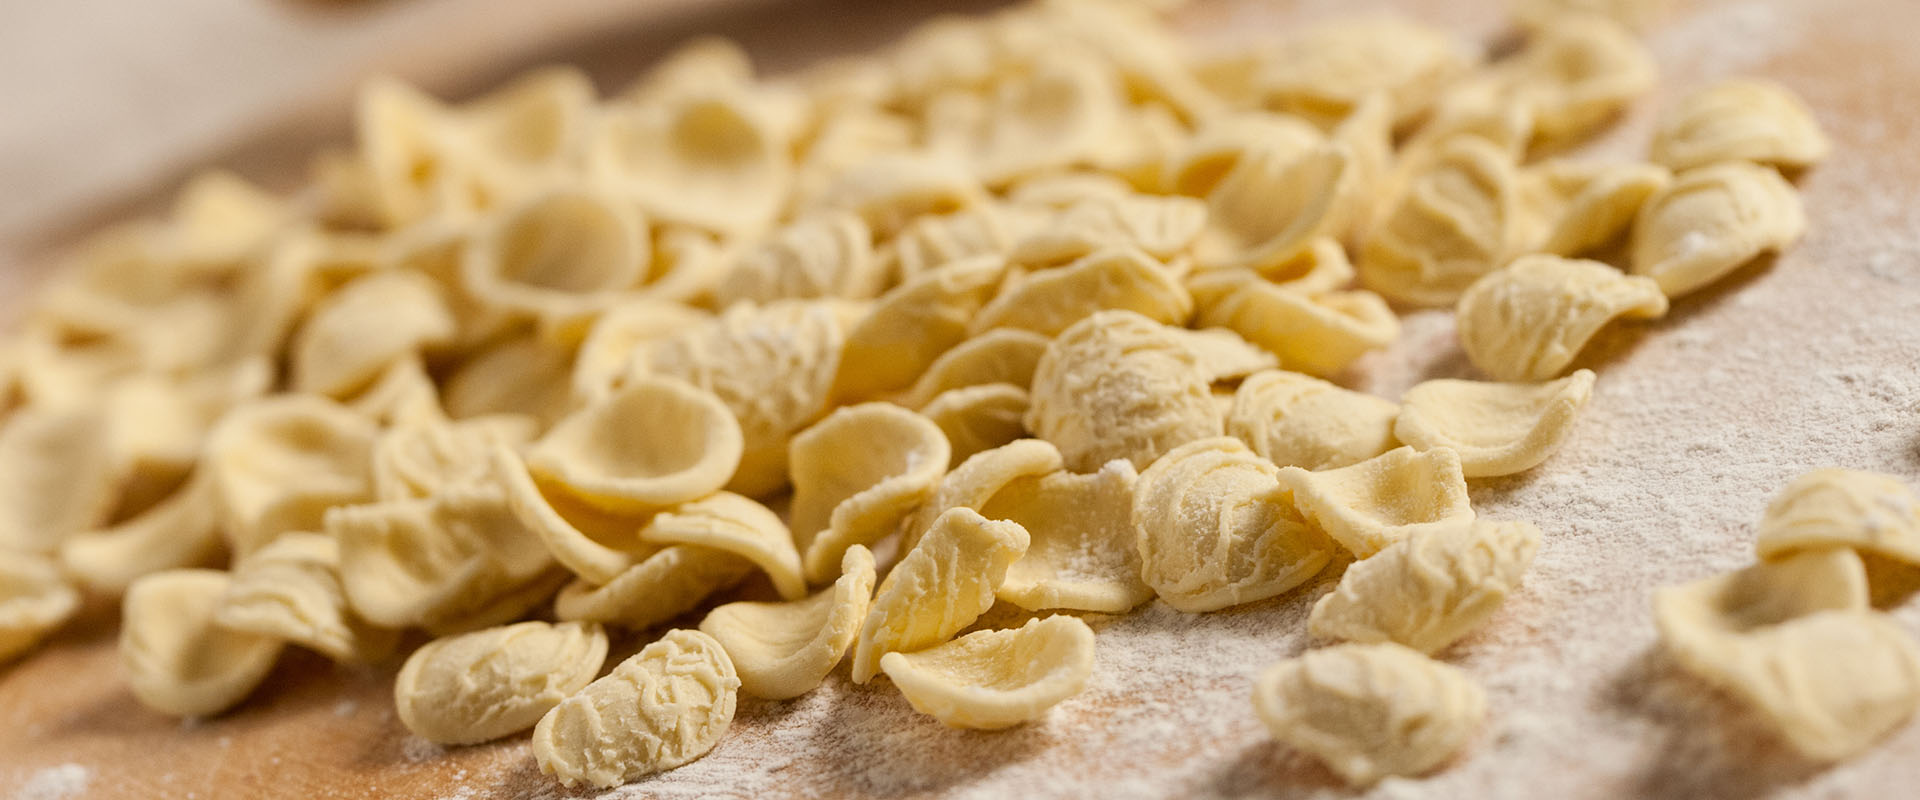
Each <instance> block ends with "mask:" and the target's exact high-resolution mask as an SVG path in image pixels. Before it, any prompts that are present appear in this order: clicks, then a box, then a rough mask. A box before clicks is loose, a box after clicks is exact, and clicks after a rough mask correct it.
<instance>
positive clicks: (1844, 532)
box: [1754, 469, 1920, 564]
mask: <svg viewBox="0 0 1920 800" xmlns="http://www.w3.org/2000/svg"><path fill="white" fill-rule="evenodd" d="M1836 545H1837V546H1840V547H1851V548H1853V549H1854V550H1857V551H1861V552H1867V553H1875V554H1878V555H1881V556H1886V557H1889V558H1895V559H1899V560H1900V561H1904V562H1907V563H1909V564H1920V498H1917V497H1915V496H1914V493H1913V490H1912V489H1910V488H1908V487H1907V485H1906V484H1905V483H1904V482H1902V481H1901V480H1900V479H1898V478H1895V477H1893V476H1891V475H1881V474H1878V473H1873V472H1862V471H1859V470H1850V469H1816V470H1814V471H1812V472H1809V473H1806V474H1805V475H1801V476H1800V477H1798V478H1794V479H1793V482H1791V483H1788V484H1787V485H1786V488H1783V489H1781V490H1780V492H1779V493H1778V494H1776V495H1774V498H1773V502H1771V503H1768V504H1767V513H1766V515H1765V516H1763V517H1761V519H1760V529H1759V536H1758V538H1757V539H1756V540H1755V541H1754V548H1755V549H1756V550H1757V551H1758V552H1759V554H1760V557H1761V558H1768V559H1772V558H1779V557H1781V556H1783V555H1787V554H1790V553H1793V552H1795V551H1798V550H1809V549H1816V548H1821V547H1831V546H1836Z"/></svg>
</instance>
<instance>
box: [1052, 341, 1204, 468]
mask: <svg viewBox="0 0 1920 800" xmlns="http://www.w3.org/2000/svg"><path fill="white" fill-rule="evenodd" d="M1171 330H1172V329H1170V328H1168V327H1166V326H1164V325H1161V324H1159V323H1157V322H1154V321H1153V320H1150V319H1147V318H1146V317H1142V316H1140V315H1139V314H1136V313H1133V312H1131V311H1102V312H1098V313H1095V314H1093V315H1092V316H1089V317H1087V318H1085V319H1083V320H1080V321H1079V322H1077V323H1074V324H1073V326H1071V327H1069V328H1067V330H1065V331H1063V332H1062V333H1061V334H1060V335H1059V336H1057V337H1055V338H1054V340H1053V343H1052V344H1050V345H1048V346H1047V351H1046V353H1045V354H1044V355H1042V356H1041V357H1040V364H1039V366H1038V367H1037V368H1036V369H1035V370H1034V376H1033V386H1032V388H1031V389H1029V392H1030V393H1031V402H1032V405H1031V406H1030V407H1029V408H1028V409H1027V417H1026V423H1027V428H1028V429H1029V430H1031V431H1033V432H1034V433H1035V434H1036V435H1038V436H1039V437H1040V438H1042V439H1045V440H1047V441H1049V442H1052V443H1053V444H1054V445H1055V446H1057V447H1059V448H1060V452H1061V455H1062V456H1063V457H1065V459H1066V462H1067V466H1068V467H1069V468H1072V469H1074V470H1076V471H1090V470H1093V469H1097V468H1098V467H1099V466H1100V465H1101V464H1105V463H1106V462H1108V461H1111V460H1113V459H1115V458H1125V459H1127V460H1129V461H1132V462H1133V463H1134V466H1135V467H1136V468H1139V467H1144V466H1145V465H1147V464H1150V463H1152V462H1153V460H1154V459H1155V458H1157V457H1159V455H1160V454H1161V453H1164V452H1166V451H1167V450H1170V449H1172V448H1173V447H1175V446H1178V445H1179V444H1181V443H1183V442H1188V441H1192V440H1194V439H1200V438H1205V437H1207V436H1217V435H1219V434H1220V429H1221V420H1220V412H1219V409H1218V408H1216V407H1215V406H1214V404H1213V398H1212V395H1211V394H1210V392H1209V391H1208V383H1209V381H1208V380H1207V374H1206V372H1205V371H1204V370H1203V369H1202V368H1201V366H1200V363H1199V359H1198V358H1197V357H1196V356H1195V355H1194V354H1193V352H1192V351H1191V350H1189V349H1187V347H1186V346H1185V344H1184V343H1183V342H1182V341H1181V339H1180V338H1179V335H1178V334H1175V333H1172V332H1171Z"/></svg>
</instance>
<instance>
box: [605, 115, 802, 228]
mask: <svg viewBox="0 0 1920 800" xmlns="http://www.w3.org/2000/svg"><path fill="white" fill-rule="evenodd" d="M771 117H772V114H771V109H769V108H767V107H766V105H765V104H764V103H762V102H758V101H757V98H755V97H754V96H752V95H750V94H748V93H747V92H746V91H741V90H735V89H727V88H719V87H715V88H713V89H708V90H703V91H693V92H689V93H687V94H684V95H682V96H679V97H675V98H672V99H670V100H663V101H661V102H660V103H658V104H655V105H651V106H626V107H616V108H611V109H609V110H607V111H606V112H605V113H603V114H602V115H601V117H600V122H599V125H598V129H597V130H596V131H595V133H594V135H593V142H592V144H591V145H590V146H589V150H588V162H589V163H590V164H591V165H592V166H591V169H592V170H593V171H594V173H595V174H596V175H597V176H598V177H599V178H600V179H601V180H602V181H603V182H604V183H605V184H606V185H607V186H608V188H609V189H610V190H611V191H613V192H617V193H619V194H620V195H622V196H624V197H627V198H631V200H632V202H634V203H636V204H637V205H639V206H640V207H641V208H644V209H646V211H647V213H648V214H650V215H652V216H655V217H658V218H660V219H664V220H669V221H672V222H676V223H680V224H684V225H691V226H693V227H696V228H702V229H706V230H711V231H715V232H717V233H722V234H728V235H747V234H752V233H756V232H758V231H760V230H763V229H764V228H765V227H766V226H767V225H769V224H771V223H772V222H773V220H774V218H775V217H776V216H777V215H778V214H779V212H780V207H781V203H782V200H783V198H784V197H785V196H786V192H787V188H788V187H789V186H791V185H792V182H793V163H792V156H791V155H789V153H788V152H787V148H788V142H787V137H786V135H785V133H784V131H783V130H782V126H780V125H778V124H776V122H775V121H774V120H773V119H772V118H771Z"/></svg>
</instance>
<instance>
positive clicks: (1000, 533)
mask: <svg viewBox="0 0 1920 800" xmlns="http://www.w3.org/2000/svg"><path fill="white" fill-rule="evenodd" d="M1027 542H1028V538H1027V532H1026V530H1025V529H1023V528H1021V527H1020V526H1019V525H1018V524H1016V523H1013V522H1007V521H1004V520H989V519H987V518H985V517H982V516H980V514H979V513H977V512H975V511H974V510H973V509H970V508H955V509H951V510H949V511H947V512H946V513H944V514H941V515H940V517H939V518H938V519H936V520H935V521H934V524H933V527H932V528H930V529H928V531H927V534H926V535H925V536H923V537H921V538H920V541H918V542H916V543H915V544H914V546H913V548H912V549H911V550H908V551H907V554H906V555H905V556H902V557H901V559H900V563H898V564H896V565H894V567H893V570H892V571H890V572H888V573H887V577H886V580H884V581H881V582H880V588H879V590H878V591H877V592H876V593H875V594H874V598H873V605H872V607H871V608H870V610H868V612H867V618H866V621H865V622H864V623H862V624H861V626H860V635H859V637H858V638H856V639H855V640H854V651H853V681H854V683H866V682H867V681H870V680H872V679H873V676H874V675H876V674H878V672H879V667H880V658H881V656H883V655H885V654H887V653H891V652H901V651H906V652H911V651H914V650H920V649H923V648H926V647H929V646H932V645H936V644H939V643H941V642H944V641H947V640H948V639H950V638H952V637H953V635H954V634H956V633H959V632H960V631H961V630H962V629H964V628H966V627H967V626H968V625H971V624H973V621H974V620H976V619H979V618H980V615H981V614H982V613H985V612H986V610H987V609H988V608H990V607H992V606H993V593H994V590H995V589H997V588H999V586H1000V584H1001V583H1002V582H1003V581H1004V580H1006V575H1007V567H1008V566H1009V565H1011V564H1012V563H1013V562H1015V561H1017V560H1019V559H1020V556H1021V555H1022V554H1024V553H1025V552H1026V550H1027Z"/></svg>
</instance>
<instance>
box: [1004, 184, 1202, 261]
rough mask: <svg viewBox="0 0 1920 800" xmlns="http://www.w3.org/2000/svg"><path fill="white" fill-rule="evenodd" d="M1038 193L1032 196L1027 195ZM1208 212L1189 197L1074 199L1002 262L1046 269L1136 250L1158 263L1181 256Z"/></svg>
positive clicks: (1125, 193) (1126, 192)
mask: <svg viewBox="0 0 1920 800" xmlns="http://www.w3.org/2000/svg"><path fill="white" fill-rule="evenodd" d="M1032 191H1037V190H1032ZM1206 224H1207V207H1206V205H1205V204H1204V203H1202V202H1200V201H1199V200H1195V199H1193V198H1190V197H1174V196H1162V195H1146V194H1134V193H1132V192H1131V191H1130V190H1124V189H1123V191H1122V192H1121V193H1118V194H1111V195H1109V194H1095V195H1092V196H1088V197H1084V198H1081V199H1078V200H1076V201H1074V202H1072V203H1070V204H1068V205H1067V206H1065V207H1064V208H1061V209H1060V210H1059V213H1058V214H1056V215H1054V216H1052V217H1051V218H1050V219H1049V220H1048V221H1047V224H1045V225H1040V226H1035V228H1034V229H1033V230H1032V231H1030V232H1028V234H1027V235H1026V236H1025V237H1023V238H1021V239H1020V240H1019V242H1017V243H1016V244H1014V245H1013V247H1012V250H1011V251H1010V252H1009V253H1008V254H1007V260H1008V261H1010V262H1012V263H1015V264H1019V265H1021V266H1027V267H1049V266H1055V265H1059V264H1066V263H1068V262H1072V261H1076V260H1079V259H1082V258H1085V257H1087V256H1089V255H1091V254H1093V253H1096V252H1099V251H1101V250H1109V249H1114V248H1132V249H1137V250H1139V251H1141V252H1144V253H1146V254H1147V255H1149V256H1151V257H1153V258H1154V259H1156V260H1160V261H1170V260H1172V259H1173V258H1174V257H1176V256H1178V255H1180V254H1181V253H1183V252H1185V251H1186V249H1187V248H1188V247H1189V246H1190V245H1192V244H1193V242H1194V240H1195V239H1197V238H1198V237H1199V236H1200V232H1201V231H1202V230H1204V229H1205V228H1206Z"/></svg>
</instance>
